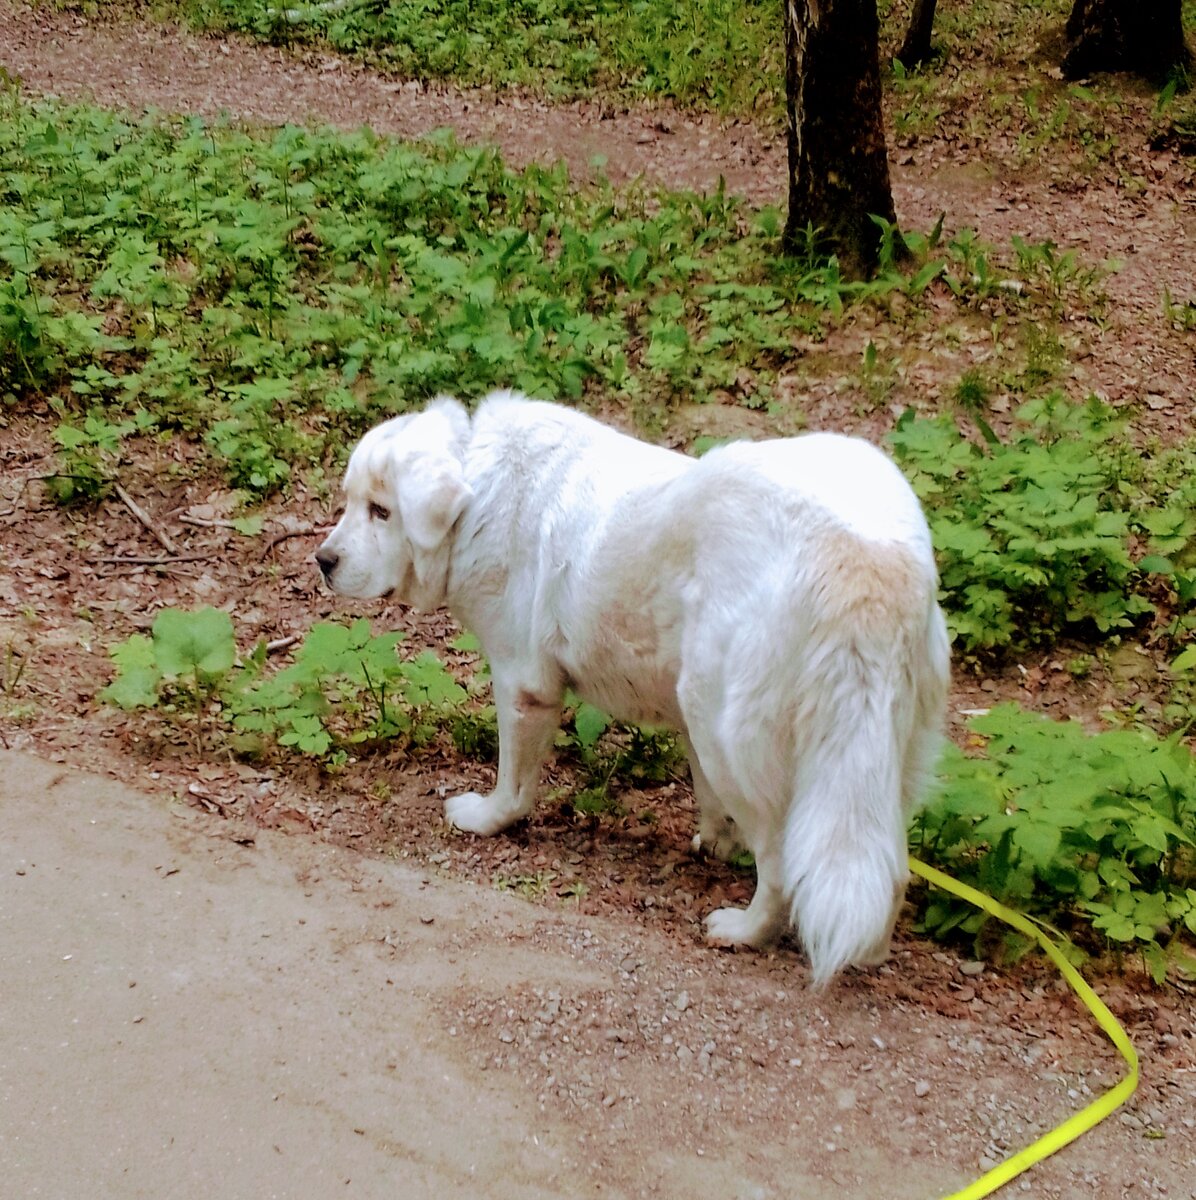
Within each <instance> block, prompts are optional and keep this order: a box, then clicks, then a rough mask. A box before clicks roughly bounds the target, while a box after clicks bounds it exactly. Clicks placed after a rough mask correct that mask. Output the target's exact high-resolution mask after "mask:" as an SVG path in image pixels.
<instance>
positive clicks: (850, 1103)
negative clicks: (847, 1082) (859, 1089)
mask: <svg viewBox="0 0 1196 1200" xmlns="http://www.w3.org/2000/svg"><path fill="white" fill-rule="evenodd" d="M835 1105H836V1107H837V1108H838V1109H839V1110H840V1111H842V1112H846V1111H847V1110H848V1109H852V1108H855V1106H856V1095H855V1092H853V1091H852V1090H851V1088H840V1089H839V1090H838V1091H837V1092H836V1093H835Z"/></svg>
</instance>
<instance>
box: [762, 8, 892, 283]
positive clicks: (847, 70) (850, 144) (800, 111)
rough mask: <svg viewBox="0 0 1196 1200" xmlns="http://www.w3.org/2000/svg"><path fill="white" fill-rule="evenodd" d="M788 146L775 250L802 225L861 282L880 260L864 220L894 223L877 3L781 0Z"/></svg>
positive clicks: (795, 245)
mask: <svg viewBox="0 0 1196 1200" xmlns="http://www.w3.org/2000/svg"><path fill="white" fill-rule="evenodd" d="M782 2H783V5H784V14H785V96H786V109H787V115H788V126H789V128H788V143H789V217H788V220H787V221H786V222H785V233H784V236H783V239H782V245H783V247H784V249H785V250H786V251H787V252H788V253H793V252H794V251H796V250H798V249H800V248H801V247H802V246H803V245H804V244H805V234H806V230H807V228H808V227H809V226H813V227H814V228H816V229H817V230H818V231H819V236H820V238H821V239H823V242H822V244H823V245H824V247H825V248H826V249H827V250H829V251H830V252H831V253H833V254H835V255H837V256H838V259H839V266H840V269H841V270H842V272H843V274H844V276H846V277H847V278H850V279H862V278H866V277H867V276H868V275H870V274H871V273H872V272H873V271H874V270H875V269H876V265H877V262H878V260H879V257H880V233H881V231H880V230H879V229H878V228H877V226H876V224H875V222H873V221H872V220H871V219H870V214H875V215H876V216H878V217H883V218H884V219H885V220H886V221H890V222H894V221H896V214H895V212H894V209H893V192H892V188H891V187H890V184H889V158H888V153H887V150H886V147H885V131H884V125H883V123H882V121H881V95H880V60H879V53H878V50H877V42H878V38H879V25H880V23H879V21H878V19H877V15H876V0H782Z"/></svg>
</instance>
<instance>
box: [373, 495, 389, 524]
mask: <svg viewBox="0 0 1196 1200" xmlns="http://www.w3.org/2000/svg"><path fill="white" fill-rule="evenodd" d="M370 516H371V517H373V518H374V520H375V521H389V520H390V509H389V508H383V507H382V505H381V504H375V503H374V502H373V501H372V500H371V501H370Z"/></svg>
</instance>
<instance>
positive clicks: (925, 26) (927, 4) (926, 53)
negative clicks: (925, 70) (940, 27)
mask: <svg viewBox="0 0 1196 1200" xmlns="http://www.w3.org/2000/svg"><path fill="white" fill-rule="evenodd" d="M937 3H938V0H914V8H913V11H912V12H911V13H910V16H909V28H908V29H907V30H906V31H905V41H904V42H902V43H901V49H900V50H898V51H897V61H898V62H899V63H900V64H901V65H902V66H903V67H906V68H909V67H917V66H920V65H921V64H922V63H924V62H925V61H926V60H927V59H928V58H929V57H930V35H931V33H932V32H933V30H934V10H935V5H936V4H937Z"/></svg>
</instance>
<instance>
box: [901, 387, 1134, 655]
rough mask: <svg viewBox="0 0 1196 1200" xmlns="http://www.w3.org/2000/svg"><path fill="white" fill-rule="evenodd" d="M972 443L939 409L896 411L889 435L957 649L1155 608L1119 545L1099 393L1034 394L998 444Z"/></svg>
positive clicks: (1121, 492) (1105, 622)
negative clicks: (933, 561)
mask: <svg viewBox="0 0 1196 1200" xmlns="http://www.w3.org/2000/svg"><path fill="white" fill-rule="evenodd" d="M979 423H980V425H981V428H982V430H983V432H984V434H985V437H984V439H983V441H973V440H970V439H969V438H967V437H965V436H964V434H963V433H962V432H961V431H960V429H959V426H958V424H957V423H956V421H955V420H954V419H953V418H951V417H946V416H944V417H935V418H930V419H924V418H917V417H915V416H914V415H913V414H912V413H906V414H905V415H904V416H903V417H902V418H901V420H900V421H899V422H898V424H897V428H896V429H895V430H894V432H893V433H892V434H891V442H892V445H893V449H894V452H895V454H896V457H897V461H898V462H899V463H900V464H901V466H902V468H903V469H904V470H905V472H906V474H907V475H908V476H909V478H910V480H911V482H912V484H913V487H914V490H915V491H916V492H917V493H918V495H919V497H920V498H921V500H922V501H923V503H924V505H925V506H926V510H927V515H928V518H929V520H930V526H931V532H932V535H933V538H934V544H935V549H936V551H937V553H938V559H939V570H940V575H941V581H942V599H943V605H944V607H945V609H946V611H947V620H948V624H949V625H950V626H951V630H952V632H953V634H954V636H955V639H956V643H957V645H958V646H959V647H961V648H962V649H964V650H965V651H978V650H992V649H995V648H1003V647H1007V646H1025V645H1030V644H1034V643H1036V642H1038V643H1041V642H1047V641H1050V640H1051V639H1053V638H1054V637H1056V636H1058V635H1059V634H1061V633H1064V632H1068V633H1072V634H1080V635H1083V634H1085V633H1086V632H1090V631H1094V632H1096V633H1099V634H1102V635H1105V634H1108V633H1110V632H1113V631H1117V630H1124V629H1127V628H1129V627H1130V626H1132V625H1133V624H1134V622H1135V621H1137V620H1138V619H1139V618H1140V617H1141V616H1142V615H1143V614H1145V613H1149V612H1152V611H1153V605H1152V604H1151V602H1150V601H1149V600H1148V599H1147V598H1146V597H1144V596H1142V595H1140V594H1138V592H1137V591H1136V590H1135V588H1136V587H1137V586H1138V584H1139V582H1140V579H1141V576H1142V573H1143V572H1142V571H1141V570H1140V569H1139V567H1138V566H1137V565H1136V563H1135V561H1134V557H1133V555H1132V554H1131V552H1130V532H1131V523H1132V511H1131V505H1132V504H1133V503H1134V501H1135V499H1136V495H1137V493H1136V490H1134V489H1131V488H1129V486H1128V485H1127V480H1131V479H1133V477H1134V476H1135V475H1136V474H1140V473H1141V468H1140V467H1139V466H1136V465H1134V463H1133V462H1132V458H1131V455H1132V450H1131V449H1130V448H1129V447H1128V446H1127V444H1126V440H1125V425H1124V422H1123V421H1122V420H1121V419H1120V418H1119V417H1118V416H1117V415H1116V413H1115V412H1114V411H1113V410H1112V409H1111V408H1109V407H1108V406H1107V405H1105V404H1102V403H1101V402H1099V401H1097V400H1091V401H1089V402H1088V403H1087V404H1083V405H1074V404H1070V403H1068V402H1067V401H1066V400H1065V399H1063V398H1062V397H1061V396H1058V395H1053V396H1048V397H1046V398H1045V399H1040V400H1032V401H1029V402H1027V403H1025V404H1023V405H1022V407H1021V408H1020V409H1019V410H1018V412H1017V414H1016V419H1015V422H1014V428H1013V431H1012V433H1011V435H1010V436H1009V439H1008V440H1007V441H1004V442H1002V441H1000V440H999V439H998V438H997V437H996V435H995V434H994V433H993V432H992V430H991V429H989V427H988V426H987V425H985V424H984V423H983V422H982V421H981V422H979Z"/></svg>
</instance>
